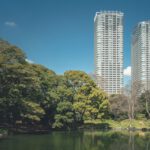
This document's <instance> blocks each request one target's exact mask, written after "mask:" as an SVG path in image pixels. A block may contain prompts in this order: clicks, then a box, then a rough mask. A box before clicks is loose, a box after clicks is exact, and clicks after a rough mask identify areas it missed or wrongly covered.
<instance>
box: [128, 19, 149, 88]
mask: <svg viewBox="0 0 150 150" xmlns="http://www.w3.org/2000/svg"><path fill="white" fill-rule="evenodd" d="M131 65H132V71H131V73H132V88H134V86H136V84H138V85H139V86H140V87H142V89H143V90H150V21H143V22H140V23H138V25H137V26H136V27H135V29H134V31H133V33H132V43H131Z"/></svg>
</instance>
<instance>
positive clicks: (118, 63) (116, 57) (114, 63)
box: [94, 11, 123, 94]
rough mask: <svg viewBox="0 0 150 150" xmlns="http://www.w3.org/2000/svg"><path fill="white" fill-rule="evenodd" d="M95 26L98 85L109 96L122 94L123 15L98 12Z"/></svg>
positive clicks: (115, 12)
mask: <svg viewBox="0 0 150 150" xmlns="http://www.w3.org/2000/svg"><path fill="white" fill-rule="evenodd" d="M94 25H95V27H94V29H95V31H94V49H95V74H96V82H97V85H98V86H99V87H100V88H102V89H103V90H104V91H106V92H107V93H108V94H120V93H121V91H122V88H123V13H122V12H118V11H101V12H97V13H96V15H95V18H94Z"/></svg>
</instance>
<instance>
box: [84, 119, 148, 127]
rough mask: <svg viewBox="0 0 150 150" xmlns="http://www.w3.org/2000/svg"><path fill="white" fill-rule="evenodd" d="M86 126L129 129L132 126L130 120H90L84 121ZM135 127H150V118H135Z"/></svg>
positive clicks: (133, 122)
mask: <svg viewBox="0 0 150 150" xmlns="http://www.w3.org/2000/svg"><path fill="white" fill-rule="evenodd" d="M84 124H85V126H88V125H89V126H96V127H101V128H104V129H105V128H106V129H107V128H109V129H127V128H128V127H129V126H130V121H129V120H128V119H127V120H122V121H114V120H94V121H93V120H88V121H85V122H84ZM131 125H132V127H133V128H136V129H150V120H146V119H143V120H133V121H132V123H131Z"/></svg>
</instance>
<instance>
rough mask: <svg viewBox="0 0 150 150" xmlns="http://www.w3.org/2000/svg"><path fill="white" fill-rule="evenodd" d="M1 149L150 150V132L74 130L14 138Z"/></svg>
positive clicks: (9, 138) (4, 140)
mask: <svg viewBox="0 0 150 150" xmlns="http://www.w3.org/2000/svg"><path fill="white" fill-rule="evenodd" d="M0 150H150V133H145V132H136V133H135V132H134V133H133V132H112V131H109V132H101V131H76V132H75V131H74V132H52V133H50V134H46V135H11V136H9V137H8V138H7V139H3V140H0Z"/></svg>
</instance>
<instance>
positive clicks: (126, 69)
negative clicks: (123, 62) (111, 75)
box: [123, 66, 131, 76]
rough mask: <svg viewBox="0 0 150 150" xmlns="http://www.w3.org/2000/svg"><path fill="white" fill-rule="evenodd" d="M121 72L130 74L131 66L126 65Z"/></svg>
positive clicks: (125, 74)
mask: <svg viewBox="0 0 150 150" xmlns="http://www.w3.org/2000/svg"><path fill="white" fill-rule="evenodd" d="M123 74H124V76H131V66H128V67H126V68H125V69H124V70H123Z"/></svg>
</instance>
